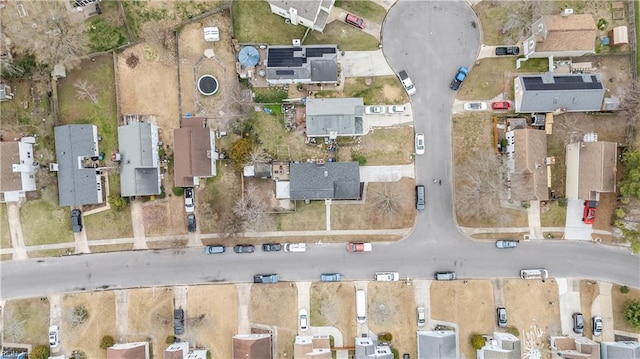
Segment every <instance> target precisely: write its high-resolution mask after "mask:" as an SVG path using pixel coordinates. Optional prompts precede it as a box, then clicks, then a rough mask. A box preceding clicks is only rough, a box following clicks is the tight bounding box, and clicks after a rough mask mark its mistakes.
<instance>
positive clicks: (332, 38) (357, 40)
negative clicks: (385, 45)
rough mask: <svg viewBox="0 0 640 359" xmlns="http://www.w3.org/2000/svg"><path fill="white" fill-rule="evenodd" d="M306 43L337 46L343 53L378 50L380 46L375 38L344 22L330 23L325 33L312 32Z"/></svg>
mask: <svg viewBox="0 0 640 359" xmlns="http://www.w3.org/2000/svg"><path fill="white" fill-rule="evenodd" d="M304 43H305V45H309V44H329V45H331V44H337V45H338V48H339V49H340V50H341V51H367V50H377V49H378V48H379V47H378V45H379V44H380V42H379V41H378V40H377V39H376V38H375V37H373V36H371V35H369V34H367V33H365V32H363V31H361V30H358V29H356V28H355V27H353V26H351V25H348V24H346V23H344V22H342V21H333V22H330V23H328V24H327V26H326V27H325V28H324V31H323V32H319V31H312V32H310V33H309V35H307V38H306V39H305V40H304Z"/></svg>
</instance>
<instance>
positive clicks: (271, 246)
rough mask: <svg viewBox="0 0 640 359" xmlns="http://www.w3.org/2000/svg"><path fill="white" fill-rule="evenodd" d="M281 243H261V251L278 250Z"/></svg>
mask: <svg viewBox="0 0 640 359" xmlns="http://www.w3.org/2000/svg"><path fill="white" fill-rule="evenodd" d="M280 250H282V245H281V244H280V243H265V244H263V245H262V251H263V252H280Z"/></svg>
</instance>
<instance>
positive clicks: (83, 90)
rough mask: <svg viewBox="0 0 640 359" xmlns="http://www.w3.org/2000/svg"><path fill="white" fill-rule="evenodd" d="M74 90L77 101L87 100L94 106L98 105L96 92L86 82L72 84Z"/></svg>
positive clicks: (77, 81) (78, 81)
mask: <svg viewBox="0 0 640 359" xmlns="http://www.w3.org/2000/svg"><path fill="white" fill-rule="evenodd" d="M73 87H75V88H76V98H77V99H78V100H89V101H91V102H93V103H95V104H97V103H98V91H97V90H96V88H95V87H94V86H93V85H92V84H90V83H89V82H88V81H87V80H76V82H74V83H73Z"/></svg>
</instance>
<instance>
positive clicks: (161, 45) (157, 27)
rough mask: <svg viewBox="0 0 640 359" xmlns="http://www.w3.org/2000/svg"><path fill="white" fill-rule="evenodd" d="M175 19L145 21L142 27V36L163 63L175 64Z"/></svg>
mask: <svg viewBox="0 0 640 359" xmlns="http://www.w3.org/2000/svg"><path fill="white" fill-rule="evenodd" d="M175 26H176V21H173V20H159V21H148V22H145V23H144V24H143V25H142V27H141V30H142V38H144V39H145V40H146V41H147V42H148V43H150V44H151V45H152V47H153V49H154V50H155V52H156V54H157V55H158V59H159V61H160V62H161V63H162V64H164V65H175V63H176V56H175V50H176V49H175V47H176V33H175V30H174V28H175Z"/></svg>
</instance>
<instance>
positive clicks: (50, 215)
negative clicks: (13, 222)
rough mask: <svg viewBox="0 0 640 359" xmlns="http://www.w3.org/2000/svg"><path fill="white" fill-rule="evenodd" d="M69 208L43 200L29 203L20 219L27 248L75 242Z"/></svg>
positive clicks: (21, 213) (22, 210)
mask: <svg viewBox="0 0 640 359" xmlns="http://www.w3.org/2000/svg"><path fill="white" fill-rule="evenodd" d="M70 216H71V212H70V210H69V207H60V206H58V204H52V203H51V202H47V201H45V200H43V199H37V200H31V201H27V203H25V204H24V206H22V209H21V211H20V217H21V220H22V230H23V231H24V241H25V244H26V245H27V246H33V245H37V244H52V243H64V242H73V240H74V239H73V232H71V217H70Z"/></svg>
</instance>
